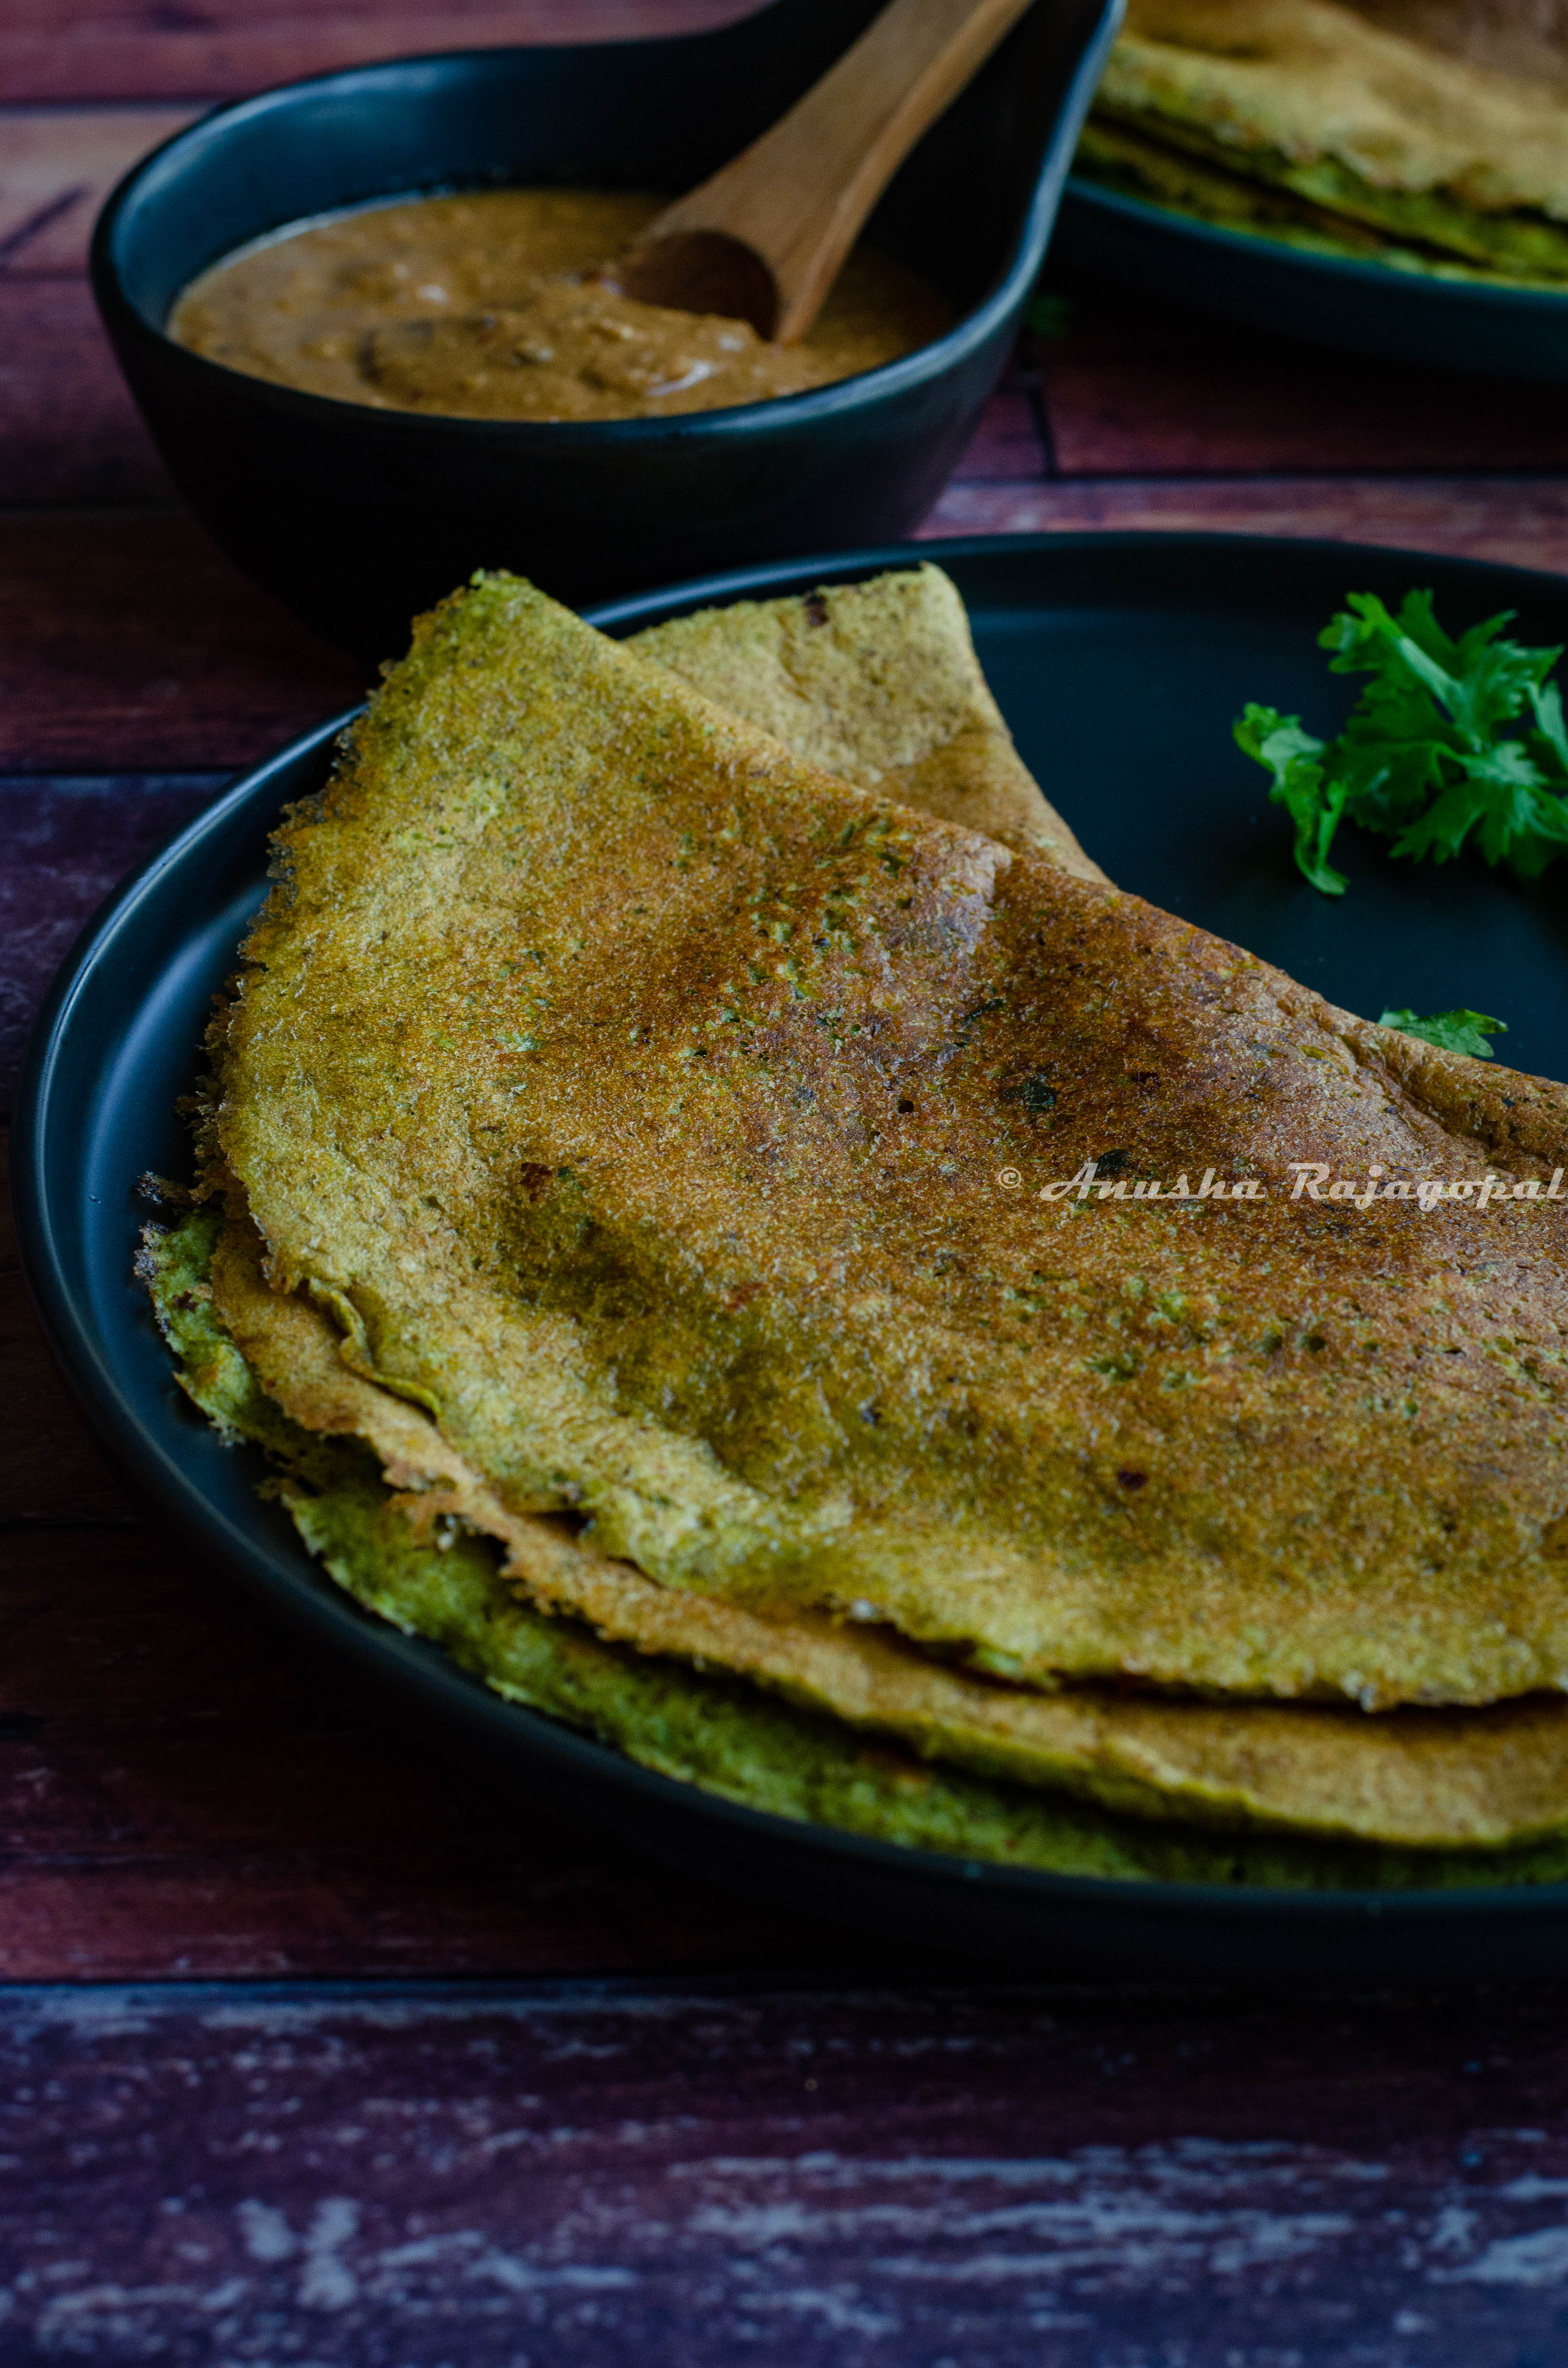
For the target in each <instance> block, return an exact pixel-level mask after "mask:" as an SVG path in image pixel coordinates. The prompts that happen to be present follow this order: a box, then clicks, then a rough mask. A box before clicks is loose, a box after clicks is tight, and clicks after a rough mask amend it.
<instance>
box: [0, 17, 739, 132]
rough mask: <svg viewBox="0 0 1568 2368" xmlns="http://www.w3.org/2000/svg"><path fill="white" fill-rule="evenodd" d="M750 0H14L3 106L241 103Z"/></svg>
mask: <svg viewBox="0 0 1568 2368" xmlns="http://www.w3.org/2000/svg"><path fill="white" fill-rule="evenodd" d="M750 13H751V10H750V8H749V7H748V6H746V5H745V0H512V5H511V6H497V5H496V0H445V5H444V6H442V7H441V8H439V9H436V8H431V7H428V6H426V7H419V6H409V0H335V5H332V6H326V7H323V8H314V9H312V8H310V7H307V6H303V5H300V4H299V0H296V5H295V6H291V7H290V6H277V5H276V0H275V5H274V6H271V7H267V6H261V7H256V8H252V7H249V6H246V5H245V0H202V5H200V6H188V7H186V6H162V5H159V0H121V5H120V6H114V5H113V0H58V5H57V0H9V5H8V6H7V7H6V14H5V17H4V21H3V22H0V100H4V101H7V102H9V103H11V104H13V105H16V104H18V103H22V102H30V103H33V104H37V103H39V102H40V101H41V102H46V103H51V104H53V105H56V106H65V107H74V106H79V105H80V104H82V103H83V102H84V101H85V100H90V99H105V100H108V101H111V102H119V103H124V102H126V101H136V102H139V103H140V102H151V101H161V100H174V101H181V100H198V99H221V98H237V97H243V96H244V94H245V93H246V92H247V91H253V90H262V89H265V88H266V87H267V85H269V84H272V83H278V82H291V81H293V80H295V79H296V78H297V77H298V76H299V75H301V74H329V73H331V72H332V71H333V69H334V68H335V67H337V66H345V65H358V64H360V63H363V62H365V61H366V60H369V59H372V58H397V57H404V56H415V55H421V54H425V53H428V52H430V51H440V50H462V49H485V48H489V47H492V46H494V47H506V46H511V45H514V44H516V45H518V46H523V45H526V44H528V43H529V42H535V41H544V42H560V41H614V40H648V39H651V38H653V36H655V35H660V34H665V33H697V32H706V31H708V30H710V29H711V28H713V27H715V26H718V25H723V24H728V23H729V22H730V21H731V20H732V18H733V17H744V16H748V15H750Z"/></svg>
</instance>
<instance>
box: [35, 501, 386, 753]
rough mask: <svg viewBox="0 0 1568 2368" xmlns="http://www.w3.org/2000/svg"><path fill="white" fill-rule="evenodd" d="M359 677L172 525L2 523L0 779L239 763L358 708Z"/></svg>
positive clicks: (176, 521) (89, 518)
mask: <svg viewBox="0 0 1568 2368" xmlns="http://www.w3.org/2000/svg"><path fill="white" fill-rule="evenodd" d="M367 671H368V669H367V668H366V667H364V666H361V665H358V664H357V663H355V662H354V661H353V660H351V659H348V658H346V657H343V656H342V655H340V654H339V653H338V652H336V651H335V650H331V649H329V648H328V647H327V646H326V645H325V643H322V642H319V641H318V640H316V638H315V637H314V635H313V634H311V633H308V632H306V631H305V629H304V627H303V626H302V625H298V624H296V623H295V622H294V620H292V618H290V616H289V615H288V614H287V612H286V611H285V610H284V609H282V608H281V607H280V606H279V605H278V603H277V602H276V601H274V600H272V599H271V598H268V596H267V594H265V593H263V592H258V591H256V589H255V587H254V586H251V585H250V584H248V583H247V582H246V581H245V579H244V576H242V575H240V573H239V571H238V570H237V569H236V568H234V567H232V566H231V565H230V564H229V562H228V561H227V560H226V559H224V558H223V556H222V553H221V552H219V551H218V550H217V549H216V548H215V547H214V545H213V544H212V543H211V542H210V541H209V540H208V539H207V537H206V536H205V535H204V534H203V533H202V532H201V530H200V529H199V527H197V526H196V525H195V524H194V522H193V521H192V520H191V519H189V518H187V517H186V516H185V515H184V514H183V513H180V512H176V511H169V512H157V511H151V512H143V513H103V512H80V513H69V512H54V513H52V514H46V513H36V514H28V513H26V512H13V513H12V514H11V515H10V516H9V517H0V770H9V771H37V772H61V771H65V770H81V771H88V770H92V771H110V770H113V771H123V770H131V769H132V768H135V769H144V770H148V771H182V770H198V769H200V770H206V769H208V768H217V767H220V766H222V767H233V766H238V765H244V764H246V763H249V762H251V761H253V760H254V759H256V758H257V757H262V756H265V755H266V754H267V752H268V751H269V750H271V749H274V748H276V747H278V746H279V745H280V744H281V743H282V742H283V741H285V740H287V739H289V738H290V736H291V735H292V734H295V733H297V732H301V731H302V730H304V729H305V727H306V726H307V725H308V724H311V723H317V722H319V721H320V720H321V718H322V717H323V716H325V715H330V714H332V713H333V712H334V711H335V709H338V708H341V707H344V706H347V704H348V703H349V701H351V700H355V699H358V698H359V697H360V696H362V695H363V692H364V689H365V688H366V675H367Z"/></svg>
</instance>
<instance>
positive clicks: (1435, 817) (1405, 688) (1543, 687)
mask: <svg viewBox="0 0 1568 2368" xmlns="http://www.w3.org/2000/svg"><path fill="white" fill-rule="evenodd" d="M1512 621H1513V611H1512V610H1511V609H1504V610H1503V611H1502V612H1501V613H1500V614H1498V615H1497V616H1495V617H1487V618H1483V620H1482V621H1481V622H1480V623H1479V624H1476V625H1471V627H1470V628H1469V629H1468V630H1467V631H1466V632H1463V633H1461V634H1460V637H1459V639H1458V640H1457V641H1454V640H1451V639H1450V638H1449V635H1448V634H1447V633H1446V632H1444V630H1443V628H1442V626H1441V625H1440V624H1439V623H1438V621H1437V614H1436V611H1435V609H1434V607H1433V601H1432V595H1431V593H1430V592H1410V593H1407V594H1406V596H1405V598H1404V599H1403V601H1402V603H1401V604H1400V608H1399V612H1398V614H1397V616H1395V615H1391V613H1390V611H1389V609H1387V608H1386V606H1385V605H1384V603H1383V602H1382V601H1381V599H1379V598H1378V596H1377V595H1376V593H1373V592H1352V593H1349V594H1347V595H1346V605H1345V607H1344V609H1341V610H1340V611H1339V612H1338V613H1337V614H1336V615H1335V616H1334V617H1333V618H1331V619H1330V620H1329V622H1328V624H1327V625H1326V626H1325V627H1324V631H1323V632H1321V633H1320V634H1319V635H1318V641H1319V643H1320V646H1321V647H1323V648H1324V649H1326V650H1327V651H1328V652H1329V653H1330V657H1329V666H1330V669H1331V671H1332V672H1334V673H1335V674H1362V675H1366V676H1367V677H1369V679H1368V681H1367V683H1366V685H1365V687H1364V689H1362V691H1361V694H1360V697H1359V698H1358V700H1357V703H1356V706H1355V708H1354V710H1353V712H1352V713H1351V715H1350V717H1349V719H1348V721H1347V722H1346V726H1345V729H1344V731H1343V732H1342V733H1341V734H1340V735H1339V737H1338V739H1337V740H1333V741H1328V742H1326V743H1325V742H1322V741H1316V740H1313V739H1312V737H1311V735H1310V734H1307V733H1305V732H1304V731H1303V730H1302V729H1301V722H1300V719H1299V718H1296V717H1291V718H1288V719H1287V718H1282V717H1280V716H1279V715H1278V713H1277V712H1276V711H1275V710H1274V709H1272V708H1253V707H1249V708H1248V709H1247V711H1246V714H1245V715H1244V718H1243V720H1242V723H1239V724H1238V725H1237V726H1236V728H1235V729H1236V738H1237V741H1238V743H1239V744H1240V746H1242V747H1243V748H1244V749H1245V751H1246V753H1247V754H1248V755H1249V756H1251V757H1255V758H1256V760H1257V761H1258V762H1259V763H1260V764H1263V765H1265V766H1267V768H1268V769H1269V770H1270V771H1271V772H1272V773H1273V775H1274V784H1273V787H1272V789H1271V791H1270V792H1269V794H1270V796H1271V797H1272V798H1273V799H1274V800H1276V801H1277V802H1278V803H1280V804H1283V805H1285V806H1286V807H1287V808H1288V809H1289V811H1290V816H1291V819H1292V820H1293V822H1294V823H1295V825H1296V861H1297V863H1298V865H1299V866H1300V868H1301V871H1302V873H1303V874H1304V876H1305V877H1306V878H1307V879H1308V880H1310V881H1311V882H1312V885H1313V886H1314V887H1316V888H1318V889H1321V890H1322V891H1323V893H1324V894H1326V895H1339V894H1342V893H1343V891H1344V886H1345V882H1344V880H1343V878H1342V876H1341V875H1340V874H1339V873H1338V872H1336V871H1331V870H1330V869H1329V867H1328V863H1327V856H1328V849H1329V846H1330V844H1331V842H1332V840H1333V837H1334V834H1335V830H1336V829H1337V827H1338V825H1339V822H1340V820H1341V818H1342V817H1344V818H1346V819H1348V820H1349V821H1351V822H1354V823H1358V824H1359V825H1361V827H1362V828H1363V829H1366V830H1372V831H1378V832H1381V834H1382V835H1383V836H1385V837H1389V838H1391V839H1392V841H1393V848H1392V852H1393V853H1394V854H1395V855H1397V856H1410V857H1414V858H1416V859H1419V858H1421V857H1423V856H1429V857H1430V858H1431V859H1432V860H1433V861H1434V862H1436V863H1442V862H1446V861H1447V860H1449V858H1450V857H1452V856H1455V855H1458V854H1459V853H1460V851H1461V849H1462V848H1464V847H1465V846H1466V844H1467V843H1469V842H1471V840H1473V842H1474V844H1475V845H1476V846H1477V847H1478V848H1479V849H1480V852H1481V853H1482V855H1483V857H1484V858H1485V860H1486V861H1487V862H1488V863H1493V864H1495V863H1508V864H1511V865H1512V867H1513V869H1514V870H1515V871H1517V872H1518V873H1519V874H1520V876H1521V877H1522V878H1524V879H1527V880H1533V879H1535V878H1537V877H1539V875H1540V872H1541V871H1544V870H1545V868H1546V866H1547V865H1548V864H1549V863H1551V862H1552V861H1553V860H1555V858H1556V857H1557V856H1558V855H1559V854H1562V853H1564V852H1568V724H1565V722H1564V717H1563V711H1562V694H1561V692H1560V691H1559V689H1558V688H1557V686H1556V685H1555V684H1554V683H1550V682H1548V680H1547V677H1548V675H1549V674H1550V673H1551V669H1552V667H1553V666H1555V665H1556V663H1557V661H1558V659H1559V658H1560V657H1561V656H1562V650H1561V649H1529V648H1527V647H1526V646H1525V644H1524V643H1521V642H1514V641H1509V640H1507V639H1506V637H1505V634H1504V628H1505V626H1506V625H1509V624H1511V623H1512ZM1507 727H1514V728H1513V729H1509V728H1507ZM1290 734H1294V735H1295V736H1294V739H1293V740H1292V739H1291V738H1290V736H1289V735H1290Z"/></svg>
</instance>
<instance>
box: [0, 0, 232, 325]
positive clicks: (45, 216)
mask: <svg viewBox="0 0 1568 2368" xmlns="http://www.w3.org/2000/svg"><path fill="white" fill-rule="evenodd" d="M4 40H5V36H4V33H3V31H0V49H3V46H4ZM192 112H193V110H192V109H191V108H188V107H81V108H63V107H61V108H55V107H51V108H40V109H37V110H30V109H26V108H6V109H4V110H0V275H4V276H6V277H7V278H9V277H14V276H16V275H17V274H18V273H26V274H37V273H40V272H60V271H82V270H85V268H86V261H87V241H88V239H89V238H90V236H91V234H92V228H93V218H94V216H95V215H96V214H97V210H98V208H99V207H100V206H101V205H102V203H103V201H104V199H105V198H107V197H108V193H109V191H110V189H111V188H113V187H114V185H115V183H116V181H118V180H119V176H120V175H121V174H122V173H124V172H126V171H128V170H129V168H130V167H131V165H133V164H134V163H135V162H136V160H137V158H138V157H140V156H144V155H145V154H147V151H148V150H149V149H150V148H155V147H156V146H157V145H158V143H159V142H160V141H163V140H166V139H167V138H168V137H169V135H170V133H171V132H174V131H178V130H179V128H180V126H181V124H183V123H188V122H189V121H190V119H191V115H192Z"/></svg>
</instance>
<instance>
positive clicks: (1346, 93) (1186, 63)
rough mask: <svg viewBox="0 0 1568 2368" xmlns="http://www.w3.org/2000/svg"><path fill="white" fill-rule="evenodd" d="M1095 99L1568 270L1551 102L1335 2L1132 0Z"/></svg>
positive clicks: (1314, 185)
mask: <svg viewBox="0 0 1568 2368" xmlns="http://www.w3.org/2000/svg"><path fill="white" fill-rule="evenodd" d="M1096 108H1097V110H1098V111H1099V112H1100V113H1101V114H1102V115H1104V116H1107V117H1109V118H1111V119H1113V120H1122V121H1125V122H1127V123H1129V124H1131V125H1133V126H1135V127H1142V128H1143V129H1144V130H1146V131H1150V132H1151V133H1155V134H1157V136H1158V137H1159V138H1160V139H1162V140H1164V141H1168V142H1171V143H1173V144H1174V145H1176V146H1178V147H1186V148H1189V149H1191V150H1192V151H1193V152H1194V153H1196V154H1199V155H1202V156H1208V157H1211V158H1213V159H1214V160H1215V161H1217V162H1219V163H1221V164H1224V165H1229V166H1231V167H1232V168H1233V169H1234V170H1236V171H1238V172H1244V173H1246V174H1248V175H1251V176H1256V177H1257V178H1260V179H1263V180H1267V181H1271V182H1274V183H1276V184H1278V186H1280V187H1281V188H1287V189H1290V190H1291V191H1293V192H1294V193H1295V194H1296V196H1297V197H1299V198H1301V199H1304V200H1306V201H1307V202H1309V203H1310V204H1312V205H1315V206H1321V207H1324V208H1326V209H1328V210H1329V211H1333V212H1335V213H1338V214H1342V215H1345V216H1347V217H1349V218H1351V219H1353V220H1359V221H1361V222H1366V223H1369V224H1370V225H1371V226H1372V227H1373V228H1375V229H1378V230H1381V231H1382V232H1384V233H1389V234H1391V235H1392V236H1394V237H1396V238H1401V239H1409V240H1415V241H1417V242H1421V243H1424V244H1426V245H1431V246H1434V247H1437V248H1438V249H1441V250H1443V251H1445V252H1448V253H1450V254H1452V255H1455V256H1460V257H1461V258H1463V259H1465V260H1467V261H1470V262H1471V263H1475V264H1479V265H1483V266H1488V267H1492V268H1499V269H1502V270H1505V271H1507V272H1509V273H1512V274H1521V273H1523V274H1528V275H1533V276H1540V277H1544V278H1547V279H1554V278H1562V277H1563V276H1568V118H1565V116H1564V113H1563V109H1562V101H1561V97H1560V96H1559V95H1558V94H1557V92H1556V91H1555V90H1554V89H1551V88H1550V87H1547V86H1543V85H1531V84H1530V83H1528V82H1525V81H1520V80H1516V79H1514V78H1512V77H1509V76H1505V75H1502V74H1494V73H1491V72H1489V71H1487V70H1486V69H1485V68H1484V67H1482V66H1478V65H1475V64H1473V63H1469V62H1461V61H1460V60H1459V59H1455V58H1451V57H1447V56H1443V55H1441V54H1439V53H1438V52H1437V51H1433V50H1429V49H1427V48H1426V47H1424V46H1423V45H1422V44H1420V43H1418V42H1416V41H1413V40H1407V39H1405V38H1404V37H1403V35H1401V34H1399V33H1397V32H1392V31H1388V30H1386V29H1384V28H1381V27H1379V26H1375V25H1371V24H1369V23H1367V22H1366V21H1365V20H1364V19H1363V18H1362V17H1359V16H1358V15H1357V14H1356V13H1355V12H1354V11H1353V10H1352V9H1350V8H1347V7H1342V6H1337V5H1336V0H1131V7H1130V9H1129V14H1128V18H1127V24H1126V28H1125V30H1124V32H1123V34H1122V36H1121V39H1120V40H1119V41H1118V43H1117V46H1116V49H1115V51H1113V53H1112V56H1111V59H1110V62H1109V64H1108V69H1107V72H1106V75H1105V78H1104V81H1103V83H1102V85H1101V87H1100V90H1099V93H1098V96H1097V97H1096Z"/></svg>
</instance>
